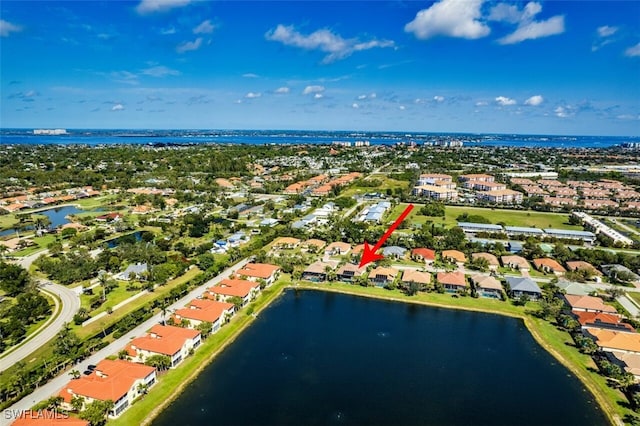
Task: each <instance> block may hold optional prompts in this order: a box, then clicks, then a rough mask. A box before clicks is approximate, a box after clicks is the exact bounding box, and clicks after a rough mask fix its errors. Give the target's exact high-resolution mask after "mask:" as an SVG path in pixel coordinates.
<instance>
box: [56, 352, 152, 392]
mask: <svg viewBox="0 0 640 426" xmlns="http://www.w3.org/2000/svg"><path fill="white" fill-rule="evenodd" d="M154 371H155V368H154V367H149V366H147V365H143V364H136V363H133V362H129V361H123V360H109V359H105V360H102V361H100V362H99V363H98V365H97V366H96V369H95V371H94V372H93V373H91V374H90V375H88V376H83V377H81V378H79V379H76V380H71V381H70V382H69V383H68V384H67V385H66V386H65V387H64V388H62V389H61V390H60V393H59V395H60V396H61V397H62V398H63V399H64V400H65V401H66V402H70V401H71V398H72V397H73V394H75V395H82V396H86V397H89V398H92V399H99V400H101V401H106V400H109V399H110V400H112V401H117V400H119V399H120V398H122V397H123V396H124V395H126V394H127V392H129V390H130V389H131V387H132V386H133V384H134V383H135V381H136V380H139V379H144V378H145V377H147V376H148V375H149V374H151V373H153V372H154ZM68 389H71V390H72V391H73V393H70V392H68Z"/></svg>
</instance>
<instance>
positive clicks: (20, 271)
mask: <svg viewBox="0 0 640 426" xmlns="http://www.w3.org/2000/svg"><path fill="white" fill-rule="evenodd" d="M30 282H31V281H30V279H29V273H28V272H27V270H26V269H24V268H23V267H21V266H18V265H14V264H12V263H5V262H0V289H2V290H3V291H4V292H5V293H7V295H8V296H15V295H17V294H18V293H22V292H24V291H26V290H27V289H28V288H29V287H30Z"/></svg>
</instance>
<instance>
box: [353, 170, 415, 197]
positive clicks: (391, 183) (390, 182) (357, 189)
mask: <svg viewBox="0 0 640 426" xmlns="http://www.w3.org/2000/svg"><path fill="white" fill-rule="evenodd" d="M371 179H376V180H380V181H382V183H381V184H380V186H376V187H370V186H357V185H352V186H350V187H349V188H347V189H346V190H344V191H342V192H340V196H341V197H351V196H353V195H355V194H366V193H367V192H382V193H385V192H386V191H387V189H391V190H394V189H396V188H403V189H404V188H407V187H408V186H409V182H407V181H403V180H396V179H391V178H388V177H386V176H382V175H374V176H372V177H371Z"/></svg>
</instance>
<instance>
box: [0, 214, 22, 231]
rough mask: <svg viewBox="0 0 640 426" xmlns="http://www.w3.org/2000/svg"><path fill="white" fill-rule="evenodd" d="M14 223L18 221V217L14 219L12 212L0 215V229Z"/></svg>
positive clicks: (9, 226) (11, 225)
mask: <svg viewBox="0 0 640 426" xmlns="http://www.w3.org/2000/svg"><path fill="white" fill-rule="evenodd" d="M16 223H18V219H16V216H15V215H14V214H3V215H0V229H8V228H11V227H13V225H14V224H16Z"/></svg>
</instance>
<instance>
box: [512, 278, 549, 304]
mask: <svg viewBox="0 0 640 426" xmlns="http://www.w3.org/2000/svg"><path fill="white" fill-rule="evenodd" d="M507 284H509V289H510V294H511V297H512V298H514V299H517V298H519V297H523V296H527V297H529V298H530V299H533V300H538V299H539V298H540V297H542V290H540V287H538V284H536V282H535V281H534V280H532V279H531V278H527V277H522V278H520V277H507Z"/></svg>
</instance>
